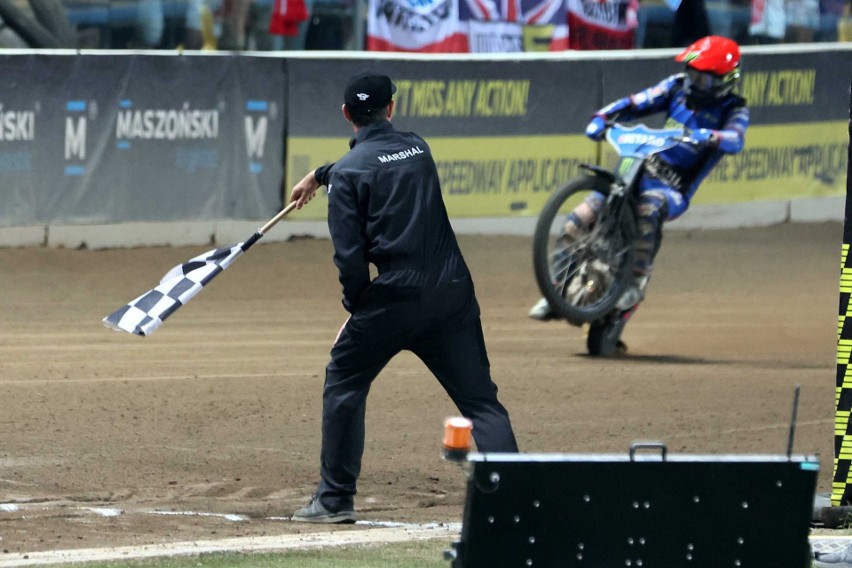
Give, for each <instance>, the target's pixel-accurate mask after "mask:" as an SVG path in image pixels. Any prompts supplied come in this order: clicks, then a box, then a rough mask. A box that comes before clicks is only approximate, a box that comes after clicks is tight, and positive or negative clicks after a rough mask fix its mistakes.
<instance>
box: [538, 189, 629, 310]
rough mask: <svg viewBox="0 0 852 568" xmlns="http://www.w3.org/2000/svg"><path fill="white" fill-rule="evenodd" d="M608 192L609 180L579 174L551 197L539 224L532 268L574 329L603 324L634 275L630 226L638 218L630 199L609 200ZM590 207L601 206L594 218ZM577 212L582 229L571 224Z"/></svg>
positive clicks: (553, 306) (554, 306) (543, 290)
mask: <svg viewBox="0 0 852 568" xmlns="http://www.w3.org/2000/svg"><path fill="white" fill-rule="evenodd" d="M609 191H610V184H609V182H608V181H607V180H605V179H602V178H600V177H597V176H591V175H580V176H578V177H576V178H574V179H572V180H571V181H569V182H568V183H567V184H566V185H565V186H564V187H562V188H560V189H559V190H557V191H556V192H555V193H554V194H553V195H551V196H550V199H548V201H547V203H545V205H544V208H543V209H542V211H541V214H540V215H539V217H538V222H537V223H536V228H535V234H534V236H533V267H534V270H535V277H536V281H537V283H538V287H539V289H540V290H541V293H542V295H543V296H544V298H545V299H546V300H547V302H548V303H549V304H550V308H551V309H552V310H553V311H554V312H555V313H556V314H557V315H558V316H560V317H562V318H564V319H567V320H568V321H569V322H571V323H572V324H575V325H581V324H583V323H586V322H593V321H596V320H599V319H601V318H603V317H604V316H605V315H606V314H607V313H608V312H609V311H610V310H612V309H613V307H614V306H615V303H616V302H617V301H618V299H619V297H620V296H621V294H622V292H623V291H624V288H625V286H626V284H627V280H628V279H629V277H630V274H631V272H632V266H633V256H634V251H633V238H632V234H633V231H631V230H630V228H629V225H628V222H629V221H632V220H633V215H632V212H630V211H628V210H626V208H628V207H629V206H630V205H629V204H628V203H627V202H626V199H624V198H623V196H619V197H618V198H615V199H609V198H607V196H608V195H609ZM590 203H595V208H596V210H595V211H594V213H593V215H592V216H591V217H590V216H589V204H590ZM577 212H580V215H577ZM572 213H574V216H573V217H572V219H576V218H577V217H579V218H580V219H581V222H580V223H579V225H578V224H577V223H575V222H574V221H572V222H571V223H570V224H566V223H568V221H569V216H570V215H572ZM578 226H580V229H581V230H579V231H578V230H577V229H576V228H577V227H578ZM566 228H568V230H567V231H566Z"/></svg>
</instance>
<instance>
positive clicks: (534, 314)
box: [529, 298, 558, 321]
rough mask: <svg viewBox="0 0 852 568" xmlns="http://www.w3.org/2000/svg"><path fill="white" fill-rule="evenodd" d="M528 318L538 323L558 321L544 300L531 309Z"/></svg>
mask: <svg viewBox="0 0 852 568" xmlns="http://www.w3.org/2000/svg"><path fill="white" fill-rule="evenodd" d="M529 317H531V318H532V319H534V320H538V321H550V320H555V319H558V318H557V316H556V314H555V313H554V312H553V309H552V308H551V307H550V304H549V303H548V302H547V300H546V299H544V298H542V299H541V300H539V301H538V302H536V304H535V305H534V306H533V307H532V309H531V310H530V313H529Z"/></svg>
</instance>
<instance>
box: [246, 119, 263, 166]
mask: <svg viewBox="0 0 852 568" xmlns="http://www.w3.org/2000/svg"><path fill="white" fill-rule="evenodd" d="M245 124H246V146H247V150H248V156H249V158H256V159H261V158H263V147H264V146H265V145H266V131H267V128H268V126H269V119H267V117H265V116H261V117H259V118H258V120H257V122H256V123H255V121H254V119H253V118H252V117H251V116H247V117H246V123H245Z"/></svg>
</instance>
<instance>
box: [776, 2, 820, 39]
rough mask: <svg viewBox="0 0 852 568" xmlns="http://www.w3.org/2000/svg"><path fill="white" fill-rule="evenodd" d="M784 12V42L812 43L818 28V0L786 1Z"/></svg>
mask: <svg viewBox="0 0 852 568" xmlns="http://www.w3.org/2000/svg"><path fill="white" fill-rule="evenodd" d="M784 10H785V15H786V18H787V20H786V21H787V31H786V34H785V39H786V41H788V42H791V43H807V42H812V41H813V40H814V36H815V35H816V31H817V29H818V28H819V0H786V2H785V3H784Z"/></svg>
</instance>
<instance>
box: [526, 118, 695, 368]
mask: <svg viewBox="0 0 852 568" xmlns="http://www.w3.org/2000/svg"><path fill="white" fill-rule="evenodd" d="M606 140H607V141H608V142H609V143H610V144H611V145H612V146H613V147H614V148H615V150H616V152H617V160H616V164H615V167H614V168H613V169H611V170H610V169H607V168H604V167H600V166H596V165H592V164H584V165H582V166H581V168H582V170H583V172H582V173H581V174H580V175H578V176H577V177H574V178H573V179H571V180H570V181H568V183H567V184H565V185H564V186H563V187H561V188H559V189H558V190H557V191H555V192H554V193H553V194H552V195H551V196H550V198H549V199H548V201H547V203H545V205H544V208H543V209H542V211H541V213H540V214H539V217H538V221H537V223H536V228H535V233H534V237H533V266H534V270H535V277H536V281H537V283H538V286H539V288H540V289H541V293H542V295H543V296H544V298H545V299H547V301H548V303H549V304H550V308H551V309H552V310H553V311H554V312H555V313H556V315H558V316H559V317H561V318H563V319H566V320H568V322H569V323H571V324H573V325H577V326H582V325H584V324H588V326H589V327H588V336H587V339H586V347H587V349H588V352H589V354H590V355H595V356H604V357H606V356H609V355H612V354H613V353H614V352H615V351H616V350H617V349H618V348H619V347H620V346H622V345H623V344H622V343H621V342H620V338H621V332H622V331H623V330H624V326H625V325H626V324H627V321H628V320H629V319H630V317H631V316H632V315H633V313H634V312H635V311H636V308H637V307H638V304H636V305H634V306H632V307H630V308H628V309H626V310H620V309H618V308H617V307H616V304H617V302H618V300H619V298H620V297H621V295H622V294H623V293H624V291H625V289H626V287H627V285H628V283H629V282H630V280H631V279H632V277H633V274H632V272H633V270H632V268H633V259H634V254H635V252H634V249H635V241H636V239H637V237H638V230H637V208H636V205H637V203H638V194H639V180H640V178H641V175H642V173H643V172H646V171H649V172H652V173H653V174H654V175H657V176H676V175H677V174H676V173H675V172H673V171H671V168H667V166H666V164H665V163H663V162H662V161H661V160H658V159H656V158H655V155H656V154H658V153H660V152H662V151H664V150H666V149H668V148H671V147H673V146H675V145H677V144H679V143H681V142H686V143H693V144H697V142H695V141H693V140H691V139H690V138H689V137H688V136H686V135H685V131H684V130H683V129H682V128H665V129H657V128H650V127H648V126H645V125H644V124H635V125H625V124H620V123H617V122H610V123H607V131H606ZM666 169H668V171H665V170H666ZM661 179H666V178H665V177H662V178H661ZM673 181H674V180H673ZM589 198H591V199H592V200H595V201H597V202H600V201H601V200H602V202H603V203H602V206H600V207H598V208H597V211H595V212H594V213H593V214H592V216H593V217H594V220H593V221H592V222H591V225H590V226H589V227H587V228H586V230H584V231H576V230H570V229H572V228H576V227H575V226H572V225H570V224H566V223H567V221H568V217H569V215H571V214H572V212H573V213H575V215H576V214H577V213H578V212H580V213H581V214H582V211H583V210H584V208H585V209H588V203H589V201H588V200H589ZM661 226H662V224H661ZM659 242H660V239H659V238H658V239H657V243H658V246H659Z"/></svg>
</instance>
